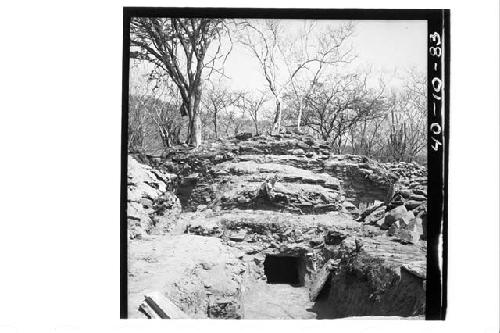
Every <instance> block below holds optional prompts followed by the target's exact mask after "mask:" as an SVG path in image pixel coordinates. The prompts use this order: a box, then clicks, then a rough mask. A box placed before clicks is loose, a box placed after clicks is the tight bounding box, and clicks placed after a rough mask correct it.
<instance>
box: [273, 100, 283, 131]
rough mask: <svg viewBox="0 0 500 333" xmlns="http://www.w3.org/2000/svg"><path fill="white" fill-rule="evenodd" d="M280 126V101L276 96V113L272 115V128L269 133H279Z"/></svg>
mask: <svg viewBox="0 0 500 333" xmlns="http://www.w3.org/2000/svg"><path fill="white" fill-rule="evenodd" d="M280 127H281V103H280V100H279V98H276V115H275V116H274V121H273V129H272V130H271V134H279V133H280Z"/></svg>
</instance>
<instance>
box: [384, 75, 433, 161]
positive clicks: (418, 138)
mask: <svg viewBox="0 0 500 333" xmlns="http://www.w3.org/2000/svg"><path fill="white" fill-rule="evenodd" d="M407 75H408V77H407V79H406V83H405V86H404V88H403V89H402V90H401V91H399V92H393V93H392V95H391V98H390V99H389V101H390V109H389V114H390V117H389V124H390V126H389V128H390V132H389V135H388V139H387V153H388V155H389V156H390V157H391V158H392V159H393V160H397V161H412V160H414V159H415V157H416V156H417V155H418V154H419V153H420V152H421V151H422V150H423V149H424V148H425V146H426V144H427V139H426V138H427V137H426V127H425V124H426V116H427V106H426V101H427V91H426V87H427V86H426V80H425V76H424V75H423V74H419V73H416V72H414V71H409V72H408V73H407Z"/></svg>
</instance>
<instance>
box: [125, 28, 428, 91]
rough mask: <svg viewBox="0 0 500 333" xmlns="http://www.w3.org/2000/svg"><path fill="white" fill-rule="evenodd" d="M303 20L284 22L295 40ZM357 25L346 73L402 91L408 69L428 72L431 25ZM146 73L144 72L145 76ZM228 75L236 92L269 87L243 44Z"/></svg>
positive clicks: (226, 69) (236, 48)
mask: <svg viewBox="0 0 500 333" xmlns="http://www.w3.org/2000/svg"><path fill="white" fill-rule="evenodd" d="M303 22H304V21H303V20H282V21H281V25H282V26H283V29H284V30H285V34H287V35H289V36H291V38H292V40H293V37H294V31H296V29H297V28H298V27H299V26H301V25H302V24H303ZM352 22H353V23H354V24H355V28H354V34H353V36H351V38H350V40H349V43H350V44H351V45H352V47H353V52H354V54H356V55H357V58H356V59H355V61H354V62H353V63H351V64H350V65H348V67H347V68H344V69H343V70H344V71H352V72H358V71H367V70H370V73H371V76H370V79H369V81H368V85H369V86H372V87H376V86H377V85H378V84H379V78H381V77H382V78H383V79H384V82H385V84H386V86H387V87H388V88H389V89H391V88H395V89H397V88H399V87H401V85H402V84H403V81H402V77H404V72H405V71H406V70H408V69H411V68H413V69H415V70H417V71H420V72H423V73H425V72H426V67H427V54H426V49H427V22H426V21H418V20H405V21H402V20H401V21H397V20H361V21H352ZM344 23H346V21H341V20H335V21H327V20H321V21H317V24H318V26H322V25H323V26H325V25H332V26H337V25H341V24H344ZM144 65H145V66H141V67H142V69H139V70H138V71H137V70H132V71H131V77H132V81H135V80H134V79H133V77H134V76H135V75H136V74H138V75H141V74H142V73H144V72H148V71H149V68H150V66H147V65H146V64H144ZM141 72H142V73H141ZM224 72H225V74H226V75H227V76H228V77H229V79H228V80H226V81H225V85H227V86H228V87H230V88H231V89H232V90H246V91H255V90H266V89H267V85H266V81H265V79H264V76H263V74H262V70H261V68H260V66H259V63H258V61H257V60H256V59H255V57H254V55H253V54H251V53H250V51H249V50H248V49H247V48H246V47H245V46H243V45H242V44H239V43H235V44H234V45H233V49H232V51H231V53H230V55H229V57H228V58H227V61H226V63H225V65H224Z"/></svg>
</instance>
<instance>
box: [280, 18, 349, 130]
mask: <svg viewBox="0 0 500 333" xmlns="http://www.w3.org/2000/svg"><path fill="white" fill-rule="evenodd" d="M316 28H317V22H316V21H305V22H304V24H303V27H302V29H301V30H300V31H299V32H298V35H297V36H296V35H294V36H287V38H286V39H285V42H284V43H281V44H279V45H280V52H281V54H282V56H283V61H284V64H285V68H286V71H287V74H288V78H289V85H287V86H286V87H285V89H288V90H289V91H290V92H291V93H292V95H293V96H294V98H295V99H296V102H295V104H296V107H297V116H296V117H297V132H300V130H301V121H302V113H303V108H304V100H305V99H306V98H307V96H309V95H310V94H311V91H312V89H313V88H314V86H315V85H316V84H317V83H318V80H320V78H321V75H322V74H324V73H325V71H328V70H329V69H332V68H333V66H335V65H337V64H347V63H350V62H352V61H353V60H354V58H355V56H354V55H353V54H352V53H353V49H352V47H349V46H347V45H346V41H347V40H348V39H349V38H350V37H351V36H352V34H353V32H354V24H353V23H352V22H347V23H344V24H341V25H339V26H336V27H332V26H327V27H326V28H325V29H321V30H318V29H316ZM290 45H293V47H290Z"/></svg>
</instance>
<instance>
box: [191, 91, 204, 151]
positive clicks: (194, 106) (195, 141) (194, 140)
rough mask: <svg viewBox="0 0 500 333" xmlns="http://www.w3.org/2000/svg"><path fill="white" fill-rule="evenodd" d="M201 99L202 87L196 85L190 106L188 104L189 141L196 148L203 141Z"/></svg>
mask: <svg viewBox="0 0 500 333" xmlns="http://www.w3.org/2000/svg"><path fill="white" fill-rule="evenodd" d="M200 101H201V87H196V88H194V91H193V93H192V95H191V96H190V100H189V106H188V108H189V109H188V116H189V126H188V128H189V137H188V142H189V143H190V144H191V145H193V146H194V147H195V148H198V147H199V146H200V145H201V143H202V141H203V138H202V131H201V116H200V112H199V106H200Z"/></svg>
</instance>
